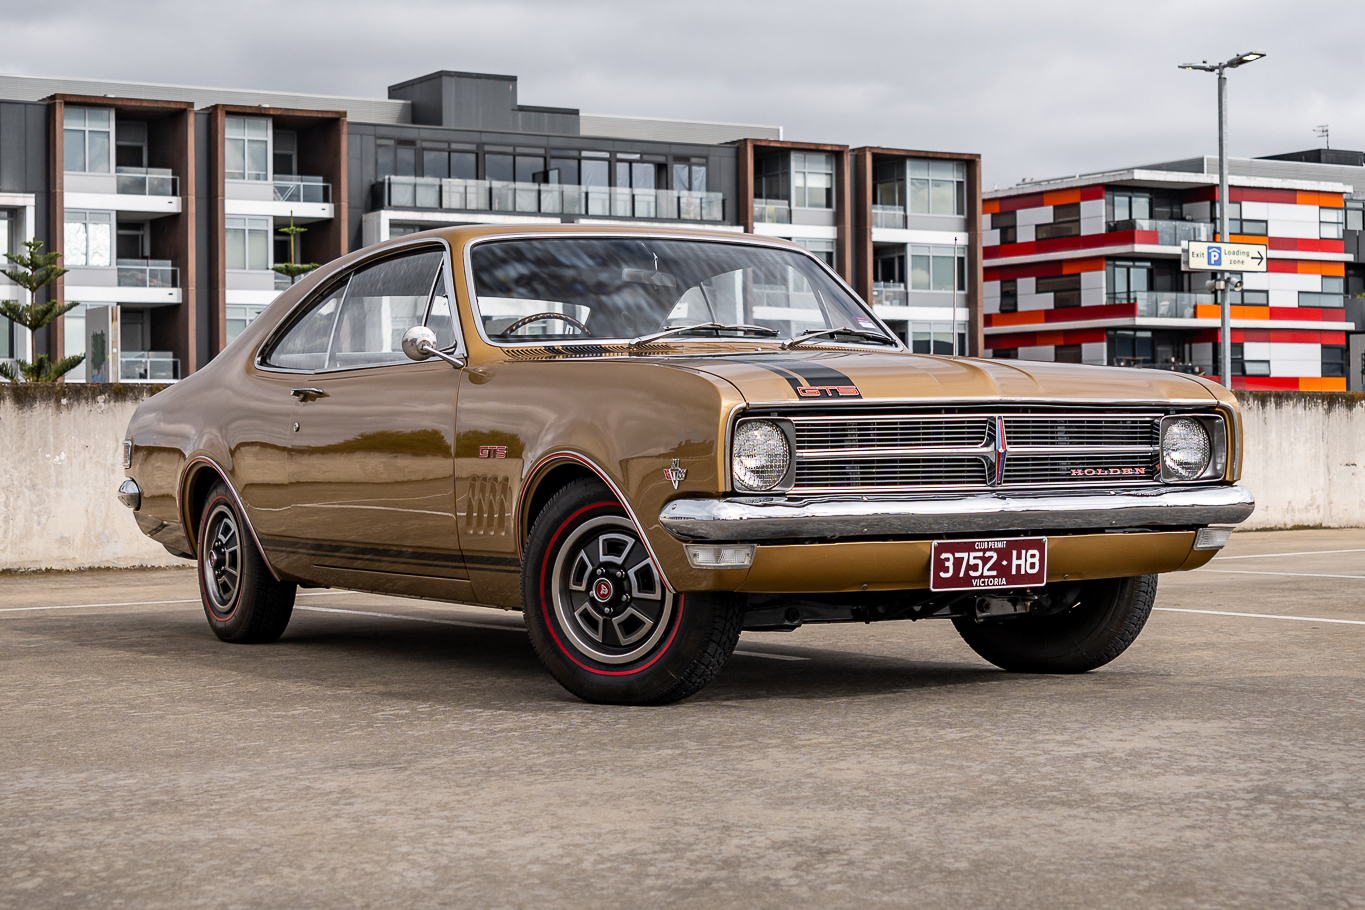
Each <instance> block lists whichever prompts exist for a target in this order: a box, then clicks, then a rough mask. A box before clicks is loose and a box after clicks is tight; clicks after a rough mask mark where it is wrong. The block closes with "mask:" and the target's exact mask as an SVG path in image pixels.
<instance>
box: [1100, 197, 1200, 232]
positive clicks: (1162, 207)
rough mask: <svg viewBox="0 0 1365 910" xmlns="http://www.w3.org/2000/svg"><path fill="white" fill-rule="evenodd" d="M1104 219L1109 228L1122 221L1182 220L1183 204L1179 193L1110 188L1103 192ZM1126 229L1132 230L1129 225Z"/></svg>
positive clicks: (1112, 228)
mask: <svg viewBox="0 0 1365 910" xmlns="http://www.w3.org/2000/svg"><path fill="white" fill-rule="evenodd" d="M1104 207H1105V221H1108V222H1110V227H1109V228H1108V229H1109V230H1121V229H1120V228H1116V227H1114V226H1113V225H1114V224H1115V223H1117V222H1123V221H1150V220H1157V221H1183V220H1185V204H1184V200H1183V198H1182V197H1181V195H1180V194H1179V193H1175V192H1162V191H1160V190H1129V189H1110V190H1106V191H1105V194H1104ZM1127 230H1132V227H1131V226H1129V227H1128V228H1127Z"/></svg>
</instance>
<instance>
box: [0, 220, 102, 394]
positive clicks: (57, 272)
mask: <svg viewBox="0 0 1365 910" xmlns="http://www.w3.org/2000/svg"><path fill="white" fill-rule="evenodd" d="M24 246H25V247H27V248H28V253H26V254H21V255H18V256H15V255H12V254H10V253H6V254H5V258H6V259H8V260H9V261H10V262H11V263H12V264H14V265H15V266H17V268H14V269H5V270H4V275H5V277H6V278H8V279H9V280H10V281H13V282H14V283H15V284H17V285H19V287H21V288H23V289H24V290H26V291H28V304H27V305H24V304H20V303H15V302H14V301H12V300H6V301H0V316H4V317H5V318H6V319H8V320H9V321H10V322H14V323H18V324H19V325H21V326H23V327H24V328H26V329H28V332H29V336H28V337H29V351H30V354H31V356H32V357H33V362H32V363H30V362H29V361H27V360H23V359H19V360H18V365H17V366H12V365H10V364H8V363H0V376H3V377H4V378H5V379H8V380H9V381H10V382H56V381H57V380H58V379H60V378H61V377H62V376H63V375H65V374H66V373H68V372H70V371H71V370H73V369H75V368H76V367H77V366H78V365H79V364H80V362H81V361H82V360H84V359H85V355H84V354H73V355H71V356H70V357H63V358H61V359H60V360H57V361H56V362H53V361H52V359H51V358H50V357H48V355H46V354H39V353H38V330H39V329H41V328H42V327H43V326H45V325H47V324H48V323H50V322H52V320H54V319H56V318H57V317H58V316H61V315H62V314H63V313H65V312H67V311H68V310H70V309H71V308H72V307H75V306H78V304H76V303H59V302H57V300H55V299H53V300H49V301H48V302H47V303H38V291H40V290H42V289H43V288H45V287H47V286H48V285H49V284H51V283H52V282H54V281H56V280H57V279H58V278H60V277H62V276H63V275H65V274H66V269H64V268H62V267H61V266H59V265H57V260H58V259H61V258H62V254H61V253H44V252H42V249H43V242H42V241H41V240H28V241H25V242H24Z"/></svg>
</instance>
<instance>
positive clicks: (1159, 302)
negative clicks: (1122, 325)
mask: <svg viewBox="0 0 1365 910" xmlns="http://www.w3.org/2000/svg"><path fill="white" fill-rule="evenodd" d="M1172 223H1184V222H1172ZM1105 302H1106V303H1111V304H1112V303H1135V304H1137V315H1138V316H1139V317H1143V318H1147V319H1193V318H1194V313H1195V310H1194V308H1195V307H1196V306H1203V305H1206V304H1212V303H1215V302H1216V301H1215V300H1214V297H1213V295H1212V294H1194V293H1190V292H1188V291H1126V292H1122V293H1117V294H1109V295H1107V296H1106V297H1105ZM1083 312H1084V311H1082V314H1083Z"/></svg>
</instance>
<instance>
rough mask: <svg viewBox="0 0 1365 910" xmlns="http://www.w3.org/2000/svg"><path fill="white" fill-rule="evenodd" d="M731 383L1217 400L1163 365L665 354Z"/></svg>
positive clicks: (802, 390) (855, 392) (928, 395)
mask: <svg viewBox="0 0 1365 910" xmlns="http://www.w3.org/2000/svg"><path fill="white" fill-rule="evenodd" d="M669 359H670V360H671V361H673V363H674V364H676V365H677V366H682V367H685V368H687V369H691V370H696V371H698V372H702V373H708V374H710V375H712V376H716V377H719V378H721V379H724V380H726V381H727V382H730V383H732V384H733V385H734V386H735V387H736V388H738V389H739V390H740V392H741V393H742V394H743V395H744V397H745V398H746V399H747V400H748V401H750V402H753V403H757V402H763V403H769V402H772V403H777V402H794V401H822V400H823V401H840V400H842V401H849V400H859V399H861V400H863V401H872V402H876V401H904V400H906V399H938V400H943V399H956V400H961V399H974V398H980V399H998V398H1012V399H1032V400H1037V399H1068V400H1074V401H1077V402H1086V401H1093V402H1102V401H1144V402H1147V401H1167V400H1171V399H1183V400H1187V401H1197V402H1200V403H1204V402H1212V401H1214V400H1216V397H1217V396H1216V395H1215V394H1214V393H1213V391H1212V390H1211V389H1210V388H1209V386H1208V385H1206V382H1205V381H1204V380H1200V379H1195V378H1193V377H1190V376H1185V375H1182V374H1179V373H1168V372H1165V371H1162V370H1140V369H1131V368H1126V367H1099V366H1082V365H1080V364H1062V363H1046V362H1039V361H1022V360H980V359H976V358H968V357H936V356H930V355H924V354H909V353H902V352H883V351H767V352H764V351H749V352H746V353H744V354H733V355H721V356H708V357H691V358H688V357H680V358H669Z"/></svg>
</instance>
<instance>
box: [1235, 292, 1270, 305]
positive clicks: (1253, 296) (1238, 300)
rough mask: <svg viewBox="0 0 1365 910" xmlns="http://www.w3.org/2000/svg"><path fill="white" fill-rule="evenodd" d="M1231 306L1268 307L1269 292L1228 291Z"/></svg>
mask: <svg viewBox="0 0 1365 910" xmlns="http://www.w3.org/2000/svg"><path fill="white" fill-rule="evenodd" d="M1228 302H1229V303H1231V304H1232V306H1270V292H1269V291H1228Z"/></svg>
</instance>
